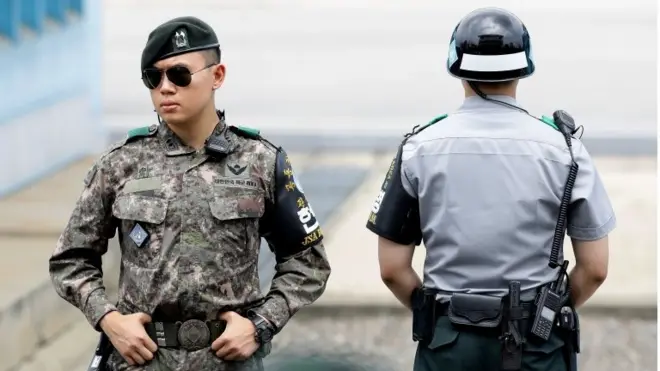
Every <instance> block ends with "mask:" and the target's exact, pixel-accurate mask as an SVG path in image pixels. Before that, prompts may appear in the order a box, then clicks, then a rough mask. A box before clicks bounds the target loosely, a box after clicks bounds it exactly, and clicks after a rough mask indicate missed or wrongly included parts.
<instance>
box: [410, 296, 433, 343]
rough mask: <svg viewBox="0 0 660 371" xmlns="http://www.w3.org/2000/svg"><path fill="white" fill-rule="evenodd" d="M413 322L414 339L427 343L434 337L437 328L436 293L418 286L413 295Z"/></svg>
mask: <svg viewBox="0 0 660 371" xmlns="http://www.w3.org/2000/svg"><path fill="white" fill-rule="evenodd" d="M411 304H412V312H413V323H412V334H413V341H418V342H420V343H426V342H429V341H431V339H432V338H433V329H434V328H435V323H434V321H433V320H434V318H433V309H434V307H435V295H430V294H427V293H425V292H424V289H422V288H416V289H415V290H413V292H412V296H411Z"/></svg>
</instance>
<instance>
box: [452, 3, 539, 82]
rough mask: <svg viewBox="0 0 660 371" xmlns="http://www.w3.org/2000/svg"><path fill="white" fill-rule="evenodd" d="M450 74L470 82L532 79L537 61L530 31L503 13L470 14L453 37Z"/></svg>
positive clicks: (483, 11)
mask: <svg viewBox="0 0 660 371" xmlns="http://www.w3.org/2000/svg"><path fill="white" fill-rule="evenodd" d="M447 70H448V71H449V74H451V75H452V76H454V77H456V78H459V79H461V80H468V81H482V82H497V81H509V80H516V79H522V78H525V77H527V76H530V75H531V74H533V73H534V60H533V58H532V44H531V41H530V40H529V33H528V32H527V28H526V27H525V25H524V24H523V23H522V21H521V20H520V19H518V17H516V16H515V15H514V14H512V13H510V12H508V11H506V10H504V9H498V8H482V9H477V10H475V11H473V12H471V13H470V14H468V15H466V16H465V17H464V18H463V19H461V21H460V22H459V23H458V25H456V28H455V29H454V33H453V34H452V36H451V42H450V43H449V56H448V57H447Z"/></svg>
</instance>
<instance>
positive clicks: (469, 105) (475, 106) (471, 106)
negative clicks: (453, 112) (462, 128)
mask: <svg viewBox="0 0 660 371" xmlns="http://www.w3.org/2000/svg"><path fill="white" fill-rule="evenodd" d="M488 97H489V98H493V99H494V100H498V101H500V102H504V103H508V104H511V105H514V106H516V107H520V105H519V104H518V102H517V101H516V99H515V98H513V97H510V96H508V95H489V96H488ZM520 108H522V107H520ZM482 109H489V110H512V108H511V107H507V106H505V105H502V104H498V103H495V102H491V101H488V100H486V99H483V98H481V97H479V96H471V97H467V98H465V100H464V101H463V104H462V105H461V107H460V108H459V111H469V110H482Z"/></svg>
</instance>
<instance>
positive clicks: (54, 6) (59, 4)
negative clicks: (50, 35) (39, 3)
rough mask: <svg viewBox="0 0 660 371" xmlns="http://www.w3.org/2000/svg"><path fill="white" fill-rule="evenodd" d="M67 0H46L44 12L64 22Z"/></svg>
mask: <svg viewBox="0 0 660 371" xmlns="http://www.w3.org/2000/svg"><path fill="white" fill-rule="evenodd" d="M68 3H69V1H68V0H46V14H47V15H48V17H50V18H51V19H53V20H54V21H56V22H59V23H64V22H66V11H67V9H68Z"/></svg>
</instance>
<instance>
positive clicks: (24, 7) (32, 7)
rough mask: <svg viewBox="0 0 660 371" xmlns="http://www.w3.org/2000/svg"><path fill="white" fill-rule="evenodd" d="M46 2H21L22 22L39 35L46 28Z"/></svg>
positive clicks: (28, 0)
mask: <svg viewBox="0 0 660 371" xmlns="http://www.w3.org/2000/svg"><path fill="white" fill-rule="evenodd" d="M45 18H46V0H21V22H22V23H23V24H24V25H26V26H27V27H29V28H31V29H32V30H33V31H35V32H37V33H41V31H42V30H43V28H44V19H45Z"/></svg>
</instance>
